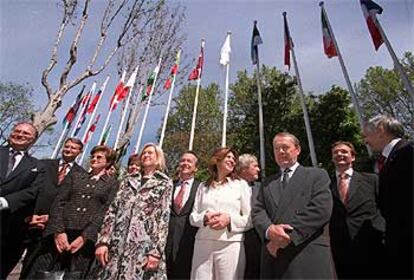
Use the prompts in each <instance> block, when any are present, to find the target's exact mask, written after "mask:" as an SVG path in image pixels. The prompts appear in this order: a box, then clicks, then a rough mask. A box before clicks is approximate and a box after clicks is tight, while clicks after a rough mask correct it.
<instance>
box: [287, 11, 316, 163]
mask: <svg viewBox="0 0 414 280" xmlns="http://www.w3.org/2000/svg"><path fill="white" fill-rule="evenodd" d="M283 17H284V18H285V20H286V25H287V13H286V12H283ZM287 28H288V29H289V27H287ZM287 39H288V40H289V41H288V42H289V46H290V50H291V51H292V59H293V66H294V67H295V74H296V80H297V81H298V88H299V99H300V104H301V106H302V111H303V119H304V121H305V128H306V136H307V137H308V144H309V152H310V157H311V161H312V166H313V167H317V166H318V160H317V158H316V152H315V145H314V143H313V136H312V130H311V125H310V121H309V114H308V109H307V108H306V104H305V94H304V91H303V86H302V80H301V78H300V74H299V68H298V64H297V61H296V54H295V49H294V46H293V41H292V37H290V31H289V38H287Z"/></svg>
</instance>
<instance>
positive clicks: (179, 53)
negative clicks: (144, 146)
mask: <svg viewBox="0 0 414 280" xmlns="http://www.w3.org/2000/svg"><path fill="white" fill-rule="evenodd" d="M180 55H181V49H180V50H178V53H177V57H180ZM174 63H175V62H174ZM176 76H177V75H176V74H174V77H173V80H172V83H171V89H170V92H169V94H168V101H167V108H166V109H165V115H164V122H163V123H162V130H161V136H160V141H159V144H158V146H159V147H160V148H161V149H162V144H163V143H164V136H165V130H166V129H167V122H168V115H169V113H170V106H171V100H172V94H173V91H174V86H175V78H176Z"/></svg>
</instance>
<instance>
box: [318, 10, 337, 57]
mask: <svg viewBox="0 0 414 280" xmlns="http://www.w3.org/2000/svg"><path fill="white" fill-rule="evenodd" d="M321 20H322V37H323V50H324V51H325V54H326V55H327V56H328V58H331V57H334V56H338V53H337V51H336V48H335V43H334V39H333V34H331V31H330V30H329V27H328V20H327V19H326V17H325V13H324V11H323V9H322V12H321Z"/></svg>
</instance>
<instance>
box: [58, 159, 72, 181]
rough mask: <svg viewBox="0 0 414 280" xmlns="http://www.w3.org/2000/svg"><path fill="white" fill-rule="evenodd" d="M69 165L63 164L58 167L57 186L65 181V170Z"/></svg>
mask: <svg viewBox="0 0 414 280" xmlns="http://www.w3.org/2000/svg"><path fill="white" fill-rule="evenodd" d="M68 165H69V163H66V162H65V163H63V164H62V165H61V167H60V170H59V173H58V185H60V184H61V183H62V181H63V179H65V176H66V169H67V168H68Z"/></svg>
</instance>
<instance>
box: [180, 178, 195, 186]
mask: <svg viewBox="0 0 414 280" xmlns="http://www.w3.org/2000/svg"><path fill="white" fill-rule="evenodd" d="M184 182H187V186H192V185H193V183H194V177H192V178H190V179H188V180H180V186H181V185H182V184H183V183H184Z"/></svg>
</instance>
